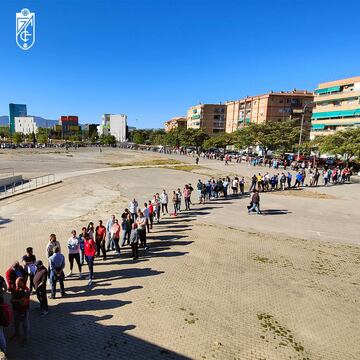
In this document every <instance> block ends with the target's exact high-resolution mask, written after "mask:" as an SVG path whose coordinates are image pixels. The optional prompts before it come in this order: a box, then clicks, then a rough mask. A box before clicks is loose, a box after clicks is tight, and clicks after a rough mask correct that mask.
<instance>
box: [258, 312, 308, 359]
mask: <svg viewBox="0 0 360 360" xmlns="http://www.w3.org/2000/svg"><path fill="white" fill-rule="evenodd" d="M257 318H258V320H259V321H260V325H261V327H262V328H263V335H260V338H261V339H263V340H265V339H267V338H268V339H270V338H271V337H272V338H273V339H274V340H275V341H276V346H275V349H277V348H278V347H280V348H281V347H282V348H286V347H288V348H290V349H291V348H292V349H293V351H294V353H293V355H294V356H295V357H291V358H294V359H299V360H310V357H309V356H308V354H307V353H306V351H305V349H304V346H303V345H302V344H301V343H300V342H299V341H297V340H296V339H295V338H294V335H293V334H292V333H291V330H289V329H287V328H286V327H285V326H283V325H281V324H280V323H279V322H278V321H277V320H275V318H274V317H273V316H272V315H270V314H267V313H260V314H257Z"/></svg>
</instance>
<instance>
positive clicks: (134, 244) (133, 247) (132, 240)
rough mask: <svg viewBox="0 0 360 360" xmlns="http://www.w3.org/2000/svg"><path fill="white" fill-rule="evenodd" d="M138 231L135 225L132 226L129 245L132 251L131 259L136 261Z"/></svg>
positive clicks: (137, 254) (137, 255)
mask: <svg viewBox="0 0 360 360" xmlns="http://www.w3.org/2000/svg"><path fill="white" fill-rule="evenodd" d="M138 243H139V231H138V227H137V224H136V223H134V224H132V228H131V232H130V244H131V250H132V257H133V259H134V260H136V259H137V258H138V257H139V246H138Z"/></svg>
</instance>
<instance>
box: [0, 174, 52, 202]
mask: <svg viewBox="0 0 360 360" xmlns="http://www.w3.org/2000/svg"><path fill="white" fill-rule="evenodd" d="M54 182H55V174H46V175H42V176H38V177H35V178H32V179H28V180H22V181H19V182H16V183H12V184H8V185H4V186H0V198H4V197H7V196H11V195H13V194H15V193H17V192H21V191H23V190H31V189H37V188H39V187H41V186H43V185H47V184H52V183H54Z"/></svg>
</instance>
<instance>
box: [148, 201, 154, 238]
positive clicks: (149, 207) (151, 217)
mask: <svg viewBox="0 0 360 360" xmlns="http://www.w3.org/2000/svg"><path fill="white" fill-rule="evenodd" d="M148 209H149V221H150V229H152V228H153V224H154V206H153V204H152V203H151V200H149V202H148ZM149 232H150V231H149Z"/></svg>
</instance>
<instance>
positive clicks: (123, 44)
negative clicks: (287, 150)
mask: <svg viewBox="0 0 360 360" xmlns="http://www.w3.org/2000/svg"><path fill="white" fill-rule="evenodd" d="M359 3H360V2H358V1H346V0H344V1H342V2H341V5H340V3H339V1H330V0H267V1H265V0H264V1H259V0H248V1H245V0H244V1H242V0H237V1H236V0H222V1H220V0H219V1H217V0H177V1H175V0H173V1H171V0H126V1H122V0H93V1H90V0H88V1H85V0H26V1H25V0H1V2H0V115H7V114H8V104H9V103H10V102H15V103H26V104H27V105H28V112H29V113H30V114H34V115H38V116H43V117H45V118H48V119H57V118H58V117H59V116H60V115H66V114H72V115H78V116H79V117H80V122H81V123H91V122H95V123H98V122H99V121H100V117H101V114H103V113H125V114H127V115H128V119H129V124H130V125H133V126H137V127H139V128H141V127H162V124H163V122H164V121H166V120H168V119H169V118H170V117H172V116H178V115H183V114H185V113H186V110H187V108H188V107H189V106H191V105H195V104H197V103H199V102H203V103H206V102H210V103H211V102H219V101H226V100H235V99H239V98H241V97H243V96H246V95H256V94H260V93H264V92H267V91H269V90H291V89H293V88H297V89H309V90H312V89H314V88H315V87H316V86H317V84H318V83H319V82H322V81H330V80H335V79H338V78H343V77H350V76H356V75H360V47H359V46H358V44H359V35H360V28H359V26H358V19H359V13H360V4H359ZM22 8H28V9H30V10H31V11H35V13H36V20H37V22H36V43H35V45H34V47H33V48H32V49H30V50H28V51H23V50H21V49H20V48H19V47H17V45H16V42H15V13H16V12H19V11H20V10H21V9H22Z"/></svg>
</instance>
